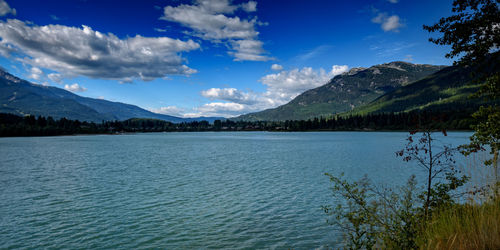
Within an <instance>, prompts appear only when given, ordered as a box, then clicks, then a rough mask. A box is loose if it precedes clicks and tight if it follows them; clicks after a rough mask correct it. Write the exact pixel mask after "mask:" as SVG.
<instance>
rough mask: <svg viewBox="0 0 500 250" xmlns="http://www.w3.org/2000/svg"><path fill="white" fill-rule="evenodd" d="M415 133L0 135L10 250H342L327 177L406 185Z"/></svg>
mask: <svg viewBox="0 0 500 250" xmlns="http://www.w3.org/2000/svg"><path fill="white" fill-rule="evenodd" d="M406 135H407V134H406V133H394V132H392V133H389V132H388V133H382V132H381V133H378V132H377V133H375V132H370V133H363V132H322V133H270V132H236V133H229V132H228V133H211V132H205V133H153V134H131V135H98V136H61V137H30V138H0V248H124V249H131V248H134V249H136V248H170V249H172V248H231V249H234V248H279V249H281V248H295V249H310V248H318V247H323V246H330V247H335V246H337V244H339V242H341V240H342V239H341V237H340V236H339V235H340V233H339V232H336V231H335V230H333V228H332V227H331V226H328V225H327V224H326V222H325V220H326V217H325V215H324V214H323V211H322V210H321V205H326V204H332V203H334V202H335V201H333V200H332V199H331V196H330V192H331V191H330V190H329V181H328V178H327V177H326V176H324V175H323V174H324V173H325V172H329V173H332V174H338V173H341V172H345V173H346V175H347V176H348V177H350V178H357V177H361V176H362V175H364V174H367V175H368V176H370V178H371V179H373V180H375V181H376V182H381V183H391V184H394V183H403V182H405V181H406V179H407V177H408V176H409V175H410V173H411V172H412V171H413V172H419V169H418V168H412V167H410V166H409V165H408V164H405V163H403V162H402V161H401V159H399V158H396V157H395V153H394V152H395V151H396V150H399V149H401V148H402V146H403V145H404V143H405V141H404V139H405V138H406ZM469 135H470V133H450V134H449V136H448V137H446V138H441V140H443V141H445V142H448V143H451V144H454V145H458V144H462V143H465V142H467V138H468V136H469Z"/></svg>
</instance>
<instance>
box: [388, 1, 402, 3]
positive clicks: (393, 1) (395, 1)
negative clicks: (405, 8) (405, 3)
mask: <svg viewBox="0 0 500 250" xmlns="http://www.w3.org/2000/svg"><path fill="white" fill-rule="evenodd" d="M387 1H388V2H390V3H398V2H399V0H387Z"/></svg>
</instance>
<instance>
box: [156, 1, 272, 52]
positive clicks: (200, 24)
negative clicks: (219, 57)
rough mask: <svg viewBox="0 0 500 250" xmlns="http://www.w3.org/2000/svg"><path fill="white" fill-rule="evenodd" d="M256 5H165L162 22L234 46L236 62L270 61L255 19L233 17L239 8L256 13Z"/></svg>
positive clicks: (253, 3)
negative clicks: (256, 28)
mask: <svg viewBox="0 0 500 250" xmlns="http://www.w3.org/2000/svg"><path fill="white" fill-rule="evenodd" d="M256 6H257V3H256V2H253V1H250V2H247V3H245V4H243V5H241V6H237V5H232V4H231V3H230V2H229V1H228V0H198V1H196V2H195V4H193V5H188V4H181V5H179V6H177V7H172V6H166V7H165V8H164V10H163V16H162V17H161V19H163V20H167V21H171V22H177V23H180V24H181V25H183V26H185V27H188V28H190V29H191V30H192V32H191V33H189V34H191V35H193V36H196V37H200V38H202V39H204V40H208V41H211V42H214V43H221V42H222V43H225V44H228V45H229V46H230V47H231V50H230V51H229V52H228V53H229V54H230V55H232V56H233V57H234V58H235V60H236V61H267V60H272V59H273V58H271V57H268V56H266V55H264V54H265V51H264V49H263V48H262V42H261V41H259V40H258V38H257V37H258V34H259V32H257V31H256V30H255V26H256V25H262V23H261V22H259V21H257V17H254V18H253V19H249V20H246V19H241V18H240V17H238V16H234V15H233V14H234V12H235V10H236V9H238V8H239V7H241V8H243V10H245V11H248V12H250V11H254V10H256Z"/></svg>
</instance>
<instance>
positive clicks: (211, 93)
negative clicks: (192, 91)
mask: <svg viewBox="0 0 500 250" xmlns="http://www.w3.org/2000/svg"><path fill="white" fill-rule="evenodd" d="M201 95H202V96H204V97H206V98H209V99H211V100H224V101H230V102H235V103H241V104H255V103H257V102H258V100H257V99H258V96H257V95H256V94H253V93H249V92H243V91H239V90H237V89H235V88H223V89H220V88H211V89H207V90H204V91H202V92H201Z"/></svg>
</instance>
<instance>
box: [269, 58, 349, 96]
mask: <svg viewBox="0 0 500 250" xmlns="http://www.w3.org/2000/svg"><path fill="white" fill-rule="evenodd" d="M347 69H348V67H347V65H334V66H332V69H331V70H330V71H329V72H326V71H325V70H324V69H322V68H320V69H319V70H314V69H313V68H311V67H304V68H302V69H293V70H290V71H281V72H279V73H276V74H269V75H266V76H264V77H262V78H261V79H260V81H261V82H262V83H263V84H264V85H266V86H267V92H266V96H268V97H270V98H272V99H273V100H274V101H275V102H276V104H277V105H281V104H285V103H287V102H289V101H291V100H292V99H293V98H295V97H296V96H297V95H299V94H300V93H302V92H304V91H306V90H308V89H312V88H315V87H319V86H321V85H324V84H326V83H327V82H328V80H330V79H331V78H332V77H334V76H336V75H338V74H341V73H343V72H345V71H347Z"/></svg>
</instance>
